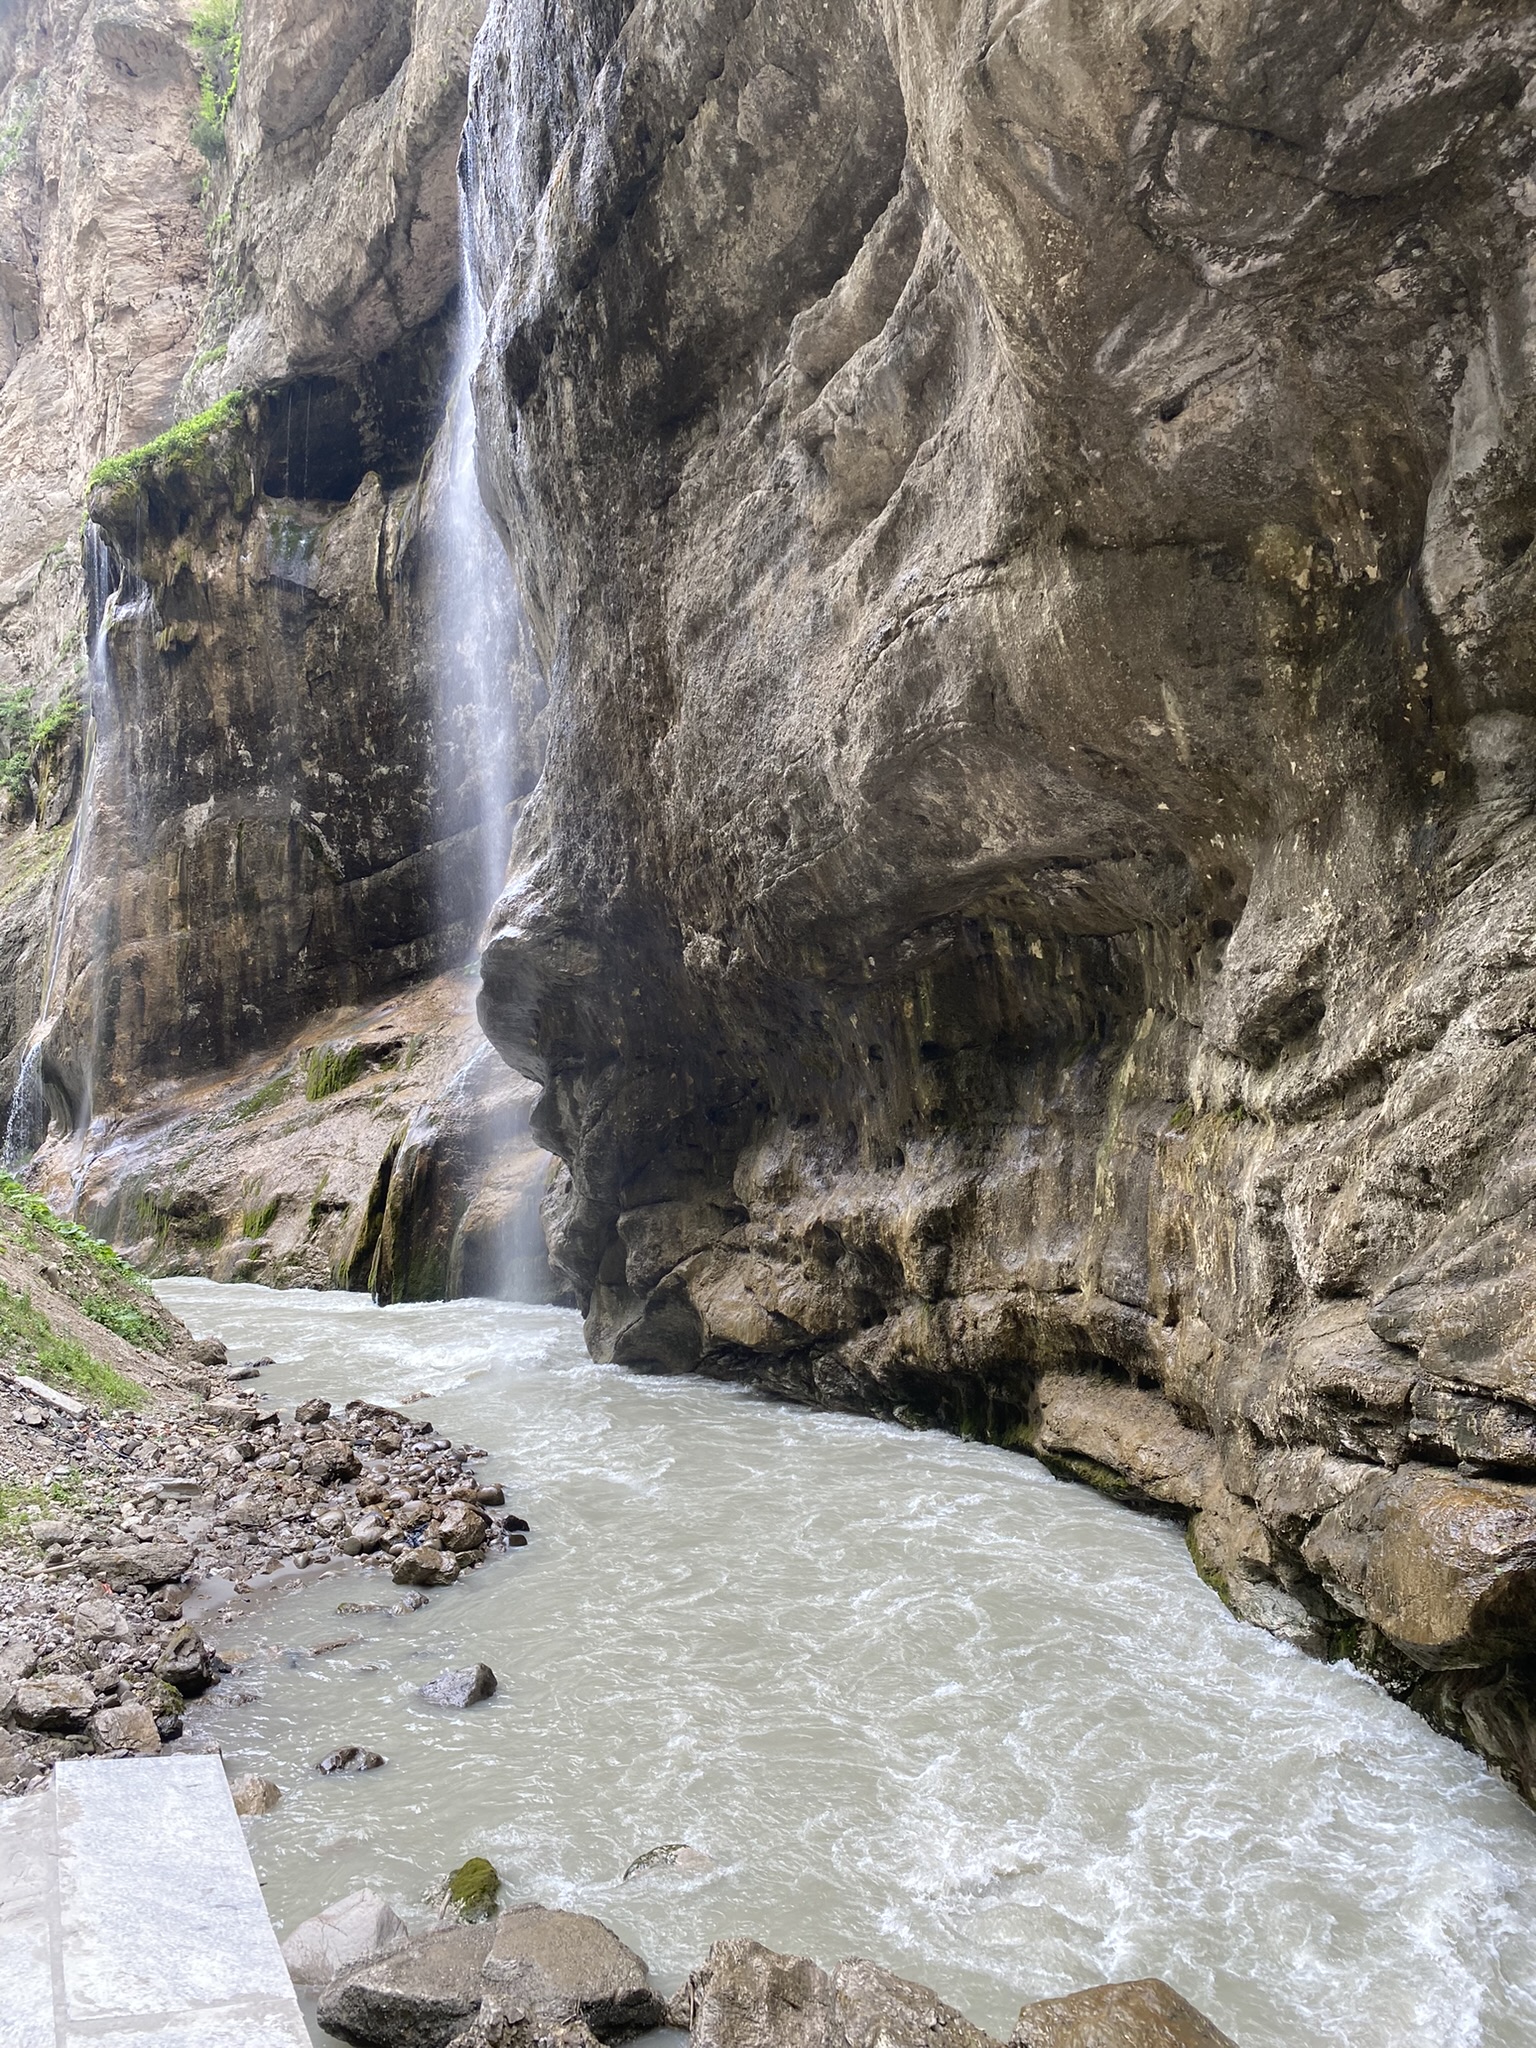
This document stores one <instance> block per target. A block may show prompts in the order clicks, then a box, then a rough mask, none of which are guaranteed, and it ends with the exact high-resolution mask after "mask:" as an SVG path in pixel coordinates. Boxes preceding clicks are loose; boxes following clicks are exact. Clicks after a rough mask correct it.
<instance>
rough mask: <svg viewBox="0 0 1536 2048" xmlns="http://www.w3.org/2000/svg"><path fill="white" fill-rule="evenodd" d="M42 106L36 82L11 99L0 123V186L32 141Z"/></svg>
mask: <svg viewBox="0 0 1536 2048" xmlns="http://www.w3.org/2000/svg"><path fill="white" fill-rule="evenodd" d="M42 104H43V95H42V87H41V86H40V85H38V84H37V83H36V82H34V83H33V84H32V85H31V86H30V87H29V88H27V89H26V90H24V91H22V92H18V93H17V94H15V95H14V97H13V98H12V101H11V106H10V111H9V112H8V113H7V114H6V117H5V119H4V121H0V184H4V182H5V180H6V179H7V178H8V177H9V176H10V174H11V172H12V171H13V170H15V168H16V166H17V164H18V163H19V162H20V161H21V155H22V151H23V150H24V149H25V148H26V146H27V144H28V143H29V142H30V141H31V140H32V135H33V131H34V130H35V129H36V127H37V117H38V115H39V114H40V113H41V111H42Z"/></svg>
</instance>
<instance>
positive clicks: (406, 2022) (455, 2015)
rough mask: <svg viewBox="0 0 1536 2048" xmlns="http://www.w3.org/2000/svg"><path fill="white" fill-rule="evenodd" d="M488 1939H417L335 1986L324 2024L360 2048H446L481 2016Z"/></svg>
mask: <svg viewBox="0 0 1536 2048" xmlns="http://www.w3.org/2000/svg"><path fill="white" fill-rule="evenodd" d="M491 1940H492V1930H491V1928H489V1927H452V1928H445V1929H442V1930H440V1931H438V1932H436V1933H432V1934H424V1935H418V1936H417V1938H416V1939H415V1940H414V1941H412V1942H410V1943H409V1944H408V1945H407V1946H406V1947H404V1948H401V1949H399V1950H397V1951H396V1952H395V1953H394V1954H393V1955H390V1956H386V1957H384V1958H382V1959H381V1960H379V1961H375V1962H370V1963H365V1964H364V1965H363V1966H362V1968H361V1969H357V1970H353V1971H351V1972H350V1973H349V1974H348V1975H347V1976H345V1977H342V1978H340V1979H338V1980H337V1982H336V1983H334V1984H332V1985H331V1986H330V1987H329V1988H328V1989H327V1990H326V1991H325V1993H324V1994H323V1996H322V1997H321V2000H320V2005H319V2020H320V2024H321V2026H322V2027H324V2028H325V2030H326V2032H327V2033H330V2034H336V2035H338V2036H339V2037H340V2038H341V2039H342V2040H343V2041H354V2042H357V2043H359V2044H360V2048H443V2043H444V2042H446V2041H448V2040H449V2039H450V2038H451V2037H452V2036H453V2035H455V2034H456V2033H458V2032H459V2031H460V2029H461V2025H462V2022H463V2021H465V2020H466V2019H471V2018H473V2016H474V2015H475V2014H476V2013H477V2012H478V2011H479V2010H480V2001H481V1998H482V1996H483V1985H482V1982H481V1969H482V1966H483V1965H484V1962H485V1959H486V1956H487V1955H488V1954H489V1953H490V1947H491Z"/></svg>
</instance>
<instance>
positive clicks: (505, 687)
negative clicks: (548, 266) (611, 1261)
mask: <svg viewBox="0 0 1536 2048" xmlns="http://www.w3.org/2000/svg"><path fill="white" fill-rule="evenodd" d="M460 271H461V277H462V289H461V294H460V313H459V332H458V338H457V343H456V346H455V350H454V358H453V368H452V377H451V381H450V388H449V399H448V416H447V421H446V433H445V441H444V455H445V458H446V462H445V472H444V475H443V477H442V480H441V484H440V486H439V489H440V491H441V496H440V497H438V498H437V499H436V502H435V503H434V504H433V506H432V508H431V513H430V515H429V516H430V537H429V547H430V550H431V569H432V582H433V590H434V596H435V615H436V646H435V654H436V665H437V685H438V734H439V738H440V740H441V741H442V742H443V745H444V751H445V754H447V753H448V752H450V751H451V752H452V753H454V754H456V755H457V757H458V759H459V760H460V761H461V762H462V763H463V774H464V778H465V782H466V785H467V789H468V794H469V796H470V800H471V803H472V806H473V813H474V822H475V826H476V830H477V835H478V838H479V843H480V874H479V890H478V898H479V900H478V903H477V905H476V919H475V922H476V928H477V930H478V926H479V923H480V921H481V920H482V919H483V918H484V916H485V914H486V912H487V911H488V910H489V909H490V907H491V905H492V903H494V901H495V900H496V897H497V896H498V895H499V894H500V891H501V887H502V883H503V881H504V880H505V877H506V867H507V853H508V849H509V846H510V844H511V828H512V804H513V800H514V796H515V793H516V762H515V757H514V743H515V738H516V722H515V707H514V701H513V690H512V679H513V675H514V672H515V670H516V668H517V666H518V664H519V662H520V660H521V658H522V653H521V650H522V642H523V621H522V610H521V606H520V604H519V602H518V596H517V589H516V586H515V584H514V582H513V579H512V572H511V569H510V567H509V565H508V562H507V557H506V551H505V550H504V548H503V547H502V544H501V540H500V537H499V535H498V534H497V532H496V528H495V526H494V525H493V524H492V522H491V518H490V514H489V513H488V512H487V511H486V509H485V505H484V503H483V502H482V500H481V496H480V485H479V481H478V478H477V475H476V469H475V408H474V400H473V394H472V392H471V390H470V380H471V378H472V376H473V374H474V368H475V363H476V361H477V359H478V357H479V354H480V348H481V344H482V343H483V341H484V339H485V313H484V309H483V308H482V306H481V304H480V299H479V295H478V293H477V292H476V290H475V282H474V273H473V270H472V268H471V265H470V263H469V261H468V259H467V255H466V256H464V257H463V258H462V260H461V263H460Z"/></svg>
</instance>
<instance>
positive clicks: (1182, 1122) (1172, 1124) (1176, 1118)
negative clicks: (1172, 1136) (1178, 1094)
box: [1168, 1102, 1195, 1132]
mask: <svg viewBox="0 0 1536 2048" xmlns="http://www.w3.org/2000/svg"><path fill="white" fill-rule="evenodd" d="M1194 1120H1195V1105H1194V1104H1193V1103H1192V1102H1181V1103H1180V1104H1179V1106H1178V1108H1177V1109H1176V1110H1175V1111H1174V1112H1173V1115H1172V1116H1171V1117H1169V1119H1168V1128H1169V1130H1171V1131H1180V1132H1183V1131H1187V1130H1188V1129H1189V1127H1190V1125H1191V1124H1192V1123H1193V1122H1194Z"/></svg>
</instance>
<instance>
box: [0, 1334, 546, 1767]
mask: <svg viewBox="0 0 1536 2048" xmlns="http://www.w3.org/2000/svg"><path fill="white" fill-rule="evenodd" d="M151 1299H152V1298H151V1297H148V1296H146V1297H145V1300H146V1301H149V1300H151ZM156 1308H157V1312H158V1313H159V1314H160V1315H161V1316H162V1317H165V1312H164V1311H163V1310H158V1305H156ZM147 1312H148V1311H147V1310H146V1313H147ZM165 1323H166V1327H167V1329H168V1330H170V1331H171V1332H172V1334H173V1336H174V1339H175V1342H176V1344H177V1346H178V1347H179V1348H180V1349H181V1350H182V1351H183V1352H184V1353H185V1354H186V1357H187V1360H188V1365H189V1369H188V1370H187V1371H186V1372H185V1373H184V1374H183V1379H182V1385H181V1387H180V1389H179V1392H177V1393H176V1394H175V1395H173V1394H171V1393H170V1392H169V1391H163V1392H161V1393H160V1394H159V1395H158V1396H157V1395H152V1394H150V1393H148V1392H147V1391H146V1390H144V1389H142V1388H138V1387H135V1388H133V1390H132V1393H133V1396H136V1397H138V1398H137V1402H136V1405H135V1406H133V1407H131V1408H130V1407H127V1406H126V1405H122V1406H117V1407H114V1406H112V1405H111V1404H110V1397H109V1398H108V1399H107V1400H103V1399H102V1398H101V1397H100V1396H98V1398H96V1399H94V1400H93V1399H91V1398H89V1396H88V1395H87V1397H86V1398H77V1396H76V1395H74V1394H71V1393H66V1392H63V1391H62V1390H61V1389H58V1388H54V1387H50V1386H48V1385H47V1384H46V1383H44V1382H42V1381H34V1380H32V1379H31V1377H30V1375H23V1376H22V1377H21V1379H20V1380H19V1381H18V1380H17V1378H16V1376H15V1374H14V1373H12V1374H10V1377H11V1379H12V1391H13V1398H14V1401H15V1405H11V1404H10V1403H6V1404H5V1406H4V1412H3V1415H0V1454H3V1458H4V1469H5V1471H6V1473H7V1479H6V1483H5V1486H4V1489H3V1491H0V1790H3V1791H5V1792H10V1793H17V1792H24V1791H26V1790H28V1789H29V1788H30V1787H31V1786H33V1785H36V1784H38V1783H40V1782H41V1781H42V1780H43V1779H44V1778H45V1777H46V1775H47V1772H48V1771H49V1770H50V1769H51V1767H52V1765H53V1764H54V1763H55V1762H56V1761H57V1760H58V1759H59V1758H60V1757H65V1756H78V1755H85V1754H91V1753H105V1754H109V1755H118V1754H135V1755H145V1754H154V1753H156V1752H157V1751H158V1750H159V1749H160V1748H161V1747H162V1746H163V1745H164V1744H165V1743H167V1742H173V1741H175V1740H176V1739H177V1738H178V1737H179V1736H180V1735H181V1734H182V1730H183V1722H182V1710H183V1707H184V1705H185V1703H186V1701H187V1700H188V1699H189V1698H192V1697H195V1696H197V1695H198V1694H200V1693H203V1692H205V1691H207V1690H208V1688H209V1687H210V1686H212V1685H216V1684H217V1683H218V1681H219V1678H220V1676H221V1675H222V1674H223V1672H224V1671H225V1670H227V1669H228V1667H227V1666H226V1665H224V1664H223V1663H222V1660H221V1659H220V1658H219V1656H218V1654H217V1652H216V1650H215V1649H214V1648H213V1647H212V1646H211V1645H210V1643H209V1642H208V1641H207V1640H205V1638H204V1636H203V1634H202V1633H200V1629H199V1620H200V1617H201V1616H203V1615H204V1614H207V1613H211V1612H213V1611H214V1610H215V1609H216V1608H218V1607H219V1606H221V1605H222V1603H223V1601H224V1600H225V1599H226V1598H227V1597H228V1596H231V1595H234V1596H240V1595H248V1594H250V1593H252V1592H253V1591H255V1590H257V1589H258V1588H259V1587H260V1586H261V1585H262V1584H263V1583H267V1584H270V1583H272V1582H273V1581H274V1580H275V1579H276V1578H277V1577H279V1576H282V1575H291V1574H293V1573H297V1572H304V1571H311V1570H315V1569H323V1568H326V1567H333V1568H334V1567H336V1566H339V1565H342V1564H351V1563H354V1562H355V1563H356V1564H357V1565H359V1566H368V1567H372V1568H374V1569H376V1570H380V1571H385V1570H387V1571H388V1573H389V1575H390V1579H391V1581H392V1583H393V1584H395V1585H398V1586H400V1587H405V1588H421V1587H436V1586H448V1585H452V1584H453V1582H454V1581H455V1579H457V1578H458V1577H459V1575H460V1574H461V1573H462V1572H464V1571H467V1570H471V1569H473V1568H474V1566H475V1565H477V1564H479V1563H481V1562H482V1561H483V1560H484V1559H485V1558H486V1557H487V1556H488V1555H489V1554H490V1553H491V1552H492V1551H493V1550H498V1549H507V1548H512V1547H517V1546H520V1545H522V1544H525V1543H526V1541H527V1536H526V1533H525V1531H526V1528H527V1524H526V1523H525V1522H523V1521H522V1520H521V1519H520V1518H519V1517H518V1516H516V1515H512V1514H509V1513H507V1512H506V1511H505V1500H504V1496H503V1492H502V1489H501V1487H500V1486H499V1485H495V1484H486V1483H484V1481H483V1479H482V1476H481V1474H480V1473H479V1472H478V1471H477V1469H476V1467H477V1461H478V1460H479V1459H480V1458H482V1457H483V1456H484V1455H485V1453H484V1452H482V1451H479V1450H478V1449H476V1448H475V1447H474V1446H454V1445H453V1444H451V1443H450V1442H449V1441H448V1439H447V1438H445V1437H443V1436H441V1435H439V1434H438V1433H437V1432H436V1431H435V1429H434V1428H433V1425H432V1423H431V1422H430V1420H428V1419H427V1418H426V1417H424V1416H420V1415H408V1414H406V1413H404V1412H402V1411H400V1410H395V1409H389V1408H382V1407H378V1406H376V1405H374V1404H371V1403H368V1402H363V1401H352V1402H349V1403H348V1404H347V1406H346V1407H345V1408H344V1409H342V1410H340V1411H339V1412H335V1411H333V1410H332V1408H331V1406H330V1403H329V1402H328V1401H326V1400H325V1399H324V1398H322V1397H319V1396H317V1397H315V1398H312V1399H310V1400H306V1401H303V1402H300V1403H299V1404H298V1406H297V1407H296V1408H295V1409H294V1411H293V1412H292V1413H291V1414H290V1413H288V1412H286V1411H279V1410H277V1409H275V1408H270V1407H267V1406H265V1405H264V1404H263V1402H262V1401H261V1398H260V1393H259V1384H258V1383H259V1380H260V1374H261V1362H260V1361H255V1360H249V1361H233V1362H232V1361H231V1360H230V1359H229V1358H228V1356H227V1354H226V1352H225V1349H224V1346H223V1345H222V1344H220V1343H219V1342H218V1341H217V1340H216V1339H203V1340H201V1341H199V1342H196V1343H194V1342H193V1341H192V1340H191V1339H190V1337H188V1335H187V1333H186V1331H185V1330H184V1329H183V1328H182V1326H181V1325H180V1324H179V1323H176V1322H175V1319H174V1318H170V1317H165ZM78 1384H81V1391H82V1394H84V1393H85V1392H86V1389H85V1387H84V1385H83V1382H78ZM123 1384H124V1386H126V1385H127V1382H124V1383H123ZM120 1398H126V1397H121V1396H120ZM408 1405H413V1404H408ZM13 1474H14V1477H12V1476H11V1475H13ZM395 1597H397V1598H398V1597H399V1596H398V1595H397V1596H395ZM406 1597H408V1598H419V1597H421V1596H420V1595H419V1593H410V1594H407V1595H406ZM210 1633H211V1631H210Z"/></svg>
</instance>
